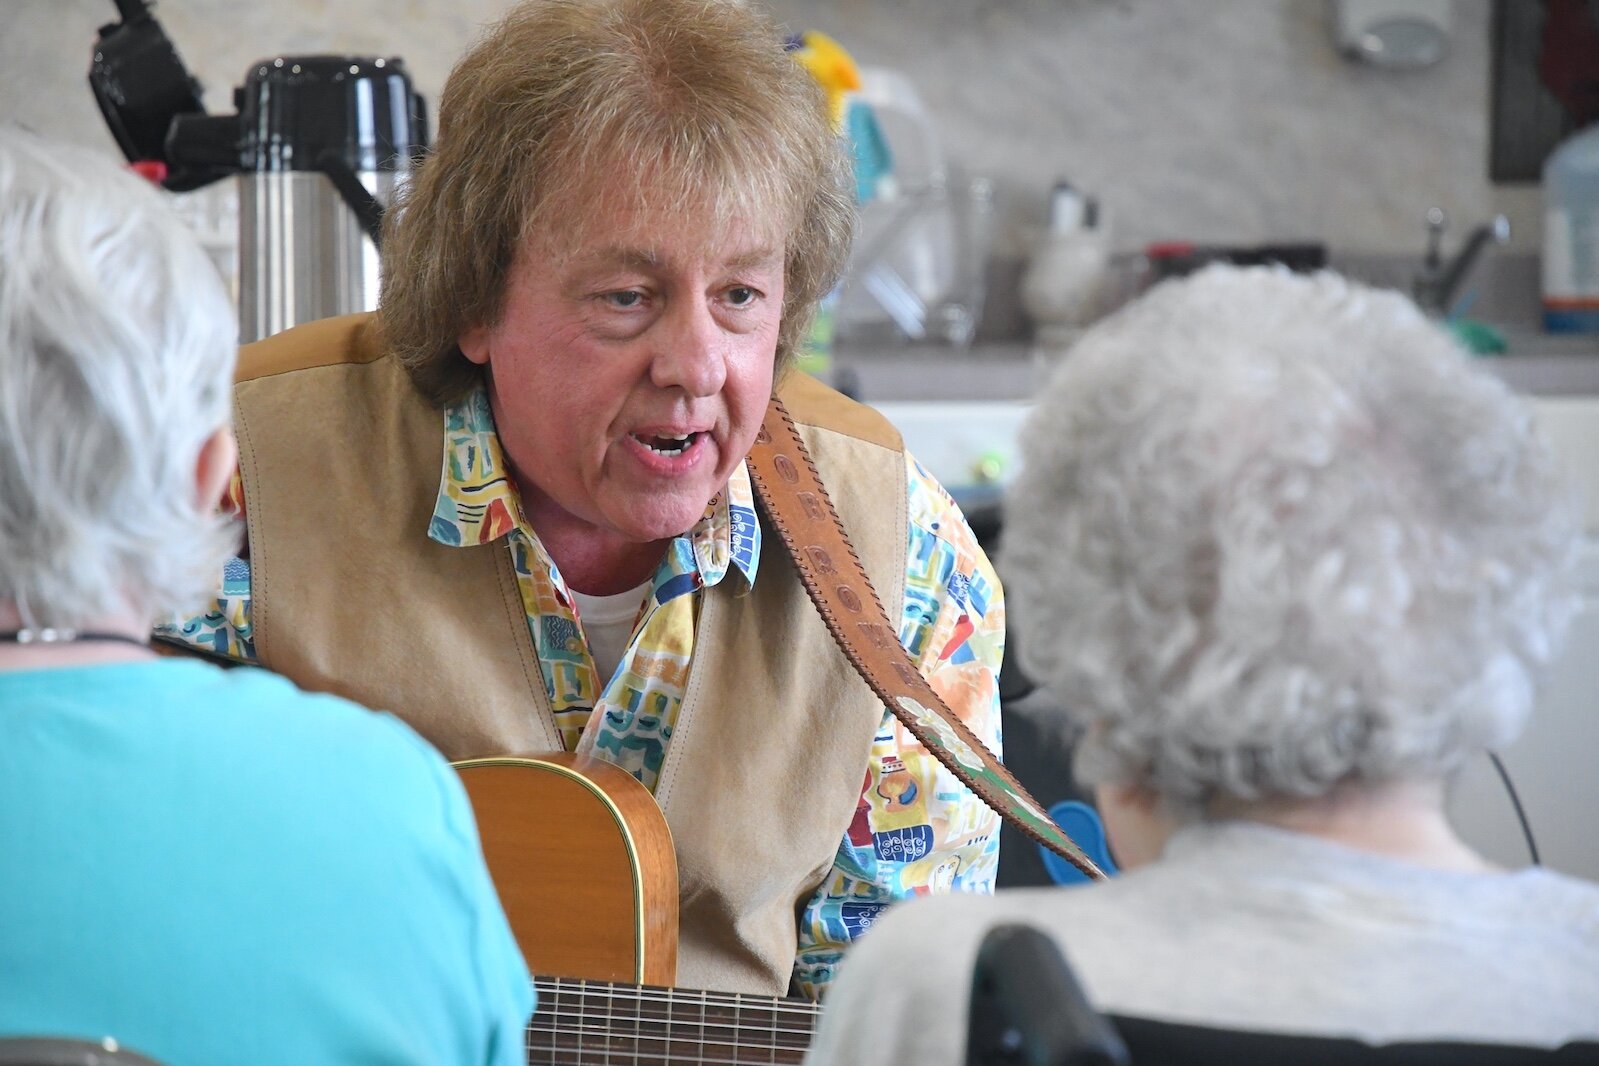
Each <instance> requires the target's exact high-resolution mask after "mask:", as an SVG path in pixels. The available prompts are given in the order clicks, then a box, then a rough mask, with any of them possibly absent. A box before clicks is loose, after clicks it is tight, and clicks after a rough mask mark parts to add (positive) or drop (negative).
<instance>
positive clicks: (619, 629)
mask: <svg viewBox="0 0 1599 1066" xmlns="http://www.w3.org/2000/svg"><path fill="white" fill-rule="evenodd" d="M650 585H651V582H650V581H645V582H644V584H642V585H638V586H636V587H634V588H630V589H628V590H627V591H626V592H618V593H616V594H615V595H614V596H590V595H588V594H587V593H583V592H579V591H577V590H576V589H573V590H572V595H573V597H575V598H576V600H577V614H578V617H579V618H581V619H582V620H583V636H584V637H586V638H587V639H588V642H589V654H590V655H592V656H594V668H595V670H596V671H598V673H599V675H600V687H601V688H604V687H605V684H606V682H608V681H609V680H610V679H611V675H612V674H614V673H616V668H617V666H619V665H620V664H621V662H622V655H623V654H624V653H625V652H626V651H627V641H628V638H629V637H631V636H632V635H633V620H634V619H635V618H637V617H638V609H639V606H640V605H641V604H643V602H644V597H645V596H647V595H649V592H650Z"/></svg>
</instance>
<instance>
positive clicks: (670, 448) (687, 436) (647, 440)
mask: <svg viewBox="0 0 1599 1066" xmlns="http://www.w3.org/2000/svg"><path fill="white" fill-rule="evenodd" d="M702 436H704V434H703V433H699V432H696V433H684V434H681V435H679V434H675V433H674V434H663V435H660V436H657V435H654V434H640V433H634V434H632V437H633V439H634V440H636V441H638V442H639V443H640V444H642V445H644V447H646V448H648V449H649V450H650V451H652V452H654V453H655V454H656V455H664V456H667V457H671V456H676V455H682V454H683V453H684V452H686V451H688V450H689V449H690V448H692V447H693V446H694V442H695V441H697V440H698V439H699V438H700V437H702Z"/></svg>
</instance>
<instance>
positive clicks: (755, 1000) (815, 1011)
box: [533, 978, 822, 1017]
mask: <svg viewBox="0 0 1599 1066" xmlns="http://www.w3.org/2000/svg"><path fill="white" fill-rule="evenodd" d="M533 985H534V987H535V988H536V989H537V990H538V991H539V993H540V994H550V995H561V996H565V997H569V998H570V997H577V998H583V997H599V998H605V999H613V998H617V997H616V996H615V993H616V992H618V991H620V992H625V993H627V996H626V997H623V998H631V999H633V1000H634V1001H636V1002H640V1003H676V1004H689V1003H703V1004H704V1005H705V1006H713V1005H714V1006H720V1007H727V1008H732V1007H735V1006H737V1007H750V1006H752V1005H756V1004H759V1005H761V1007H762V1009H765V1010H770V1011H773V1012H775V1013H779V1014H792V1015H803V1016H806V1017H816V1016H818V1015H820V1014H821V1011H822V1008H821V1005H820V1004H817V1003H812V1002H810V1001H808V1000H794V999H771V998H767V997H764V996H752V995H748V994H745V993H740V992H721V993H715V992H713V993H710V995H711V996H714V997H716V998H714V999H712V998H705V999H701V997H700V996H699V995H698V993H695V992H690V993H688V994H685V993H684V991H683V990H681V989H672V988H657V987H655V986H652V985H627V984H603V983H600V982H586V983H582V984H579V985H577V986H575V987H574V986H573V985H572V984H570V983H567V981H566V980H564V979H560V978H555V979H545V978H538V979H535V980H534V982H533Z"/></svg>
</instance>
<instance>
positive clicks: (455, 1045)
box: [0, 128, 531, 1066]
mask: <svg viewBox="0 0 1599 1066" xmlns="http://www.w3.org/2000/svg"><path fill="white" fill-rule="evenodd" d="M235 343H236V332H235V325H234V319H233V312H232V309H231V307H230V304H229V301H228V299H227V297H226V295H225V293H224V291H223V288H222V285H221V282H220V279H219V278H218V276H217V274H216V271H215V270H214V269H213V268H212V266H211V264H210V262H209V261H208V260H207V259H206V257H205V254H204V252H203V251H201V249H200V248H199V246H198V245H197V244H196V243H195V242H194V240H193V239H192V237H190V236H189V235H188V234H187V233H186V232H185V231H184V229H183V227H182V226H181V224H180V223H179V222H178V221H177V220H176V218H175V217H174V216H172V215H170V214H169V213H168V211H167V209H166V207H165V205H163V204H162V203H160V202H159V198H158V194H157V193H156V192H155V191H154V190H153V189H151V188H149V187H148V186H146V185H145V184H144V183H143V182H142V181H140V180H139V179H137V178H135V177H133V176H131V175H129V174H127V173H125V172H122V171H120V169H119V168H117V167H115V166H113V165H112V163H111V162H110V161H109V160H106V159H104V158H102V157H100V156H98V155H96V154H94V153H91V152H89V151H86V150H83V149H69V148H66V147H63V146H59V145H51V144H49V143H47V142H45V141H43V140H42V139H40V138H38V137H36V136H34V135H32V134H29V133H26V132H24V131H21V130H18V129H15V128H8V129H0V841H3V844H0V1037H4V1036H9V1035H23V1034H26V1035H33V1036H40V1035H49V1036H58V1037H64V1038H78V1039H94V1040H98V1039H100V1038H102V1037H106V1036H109V1037H113V1038H115V1039H117V1040H119V1041H121V1042H122V1043H124V1044H126V1045H128V1046H131V1047H134V1048H137V1049H139V1050H140V1051H141V1052H143V1053H144V1054H147V1055H151V1056H154V1057H155V1058H157V1059H159V1060H160V1061H162V1062H164V1063H169V1064H173V1066H176V1064H180V1063H185V1062H189V1063H222V1062H226V1063H261V1064H267V1063H285V1062H336V1061H372V1062H376V1061H386V1062H400V1061H405V1062H440V1063H443V1062H449V1063H468V1062H470V1063H491V1062H494V1063H505V1064H510V1063H519V1062H521V1061H522V1058H523V1052H522V1038H521V1033H522V1026H523V1023H524V1021H525V1019H526V1017H527V1014H528V1010H529V1009H530V1007H531V989H530V987H529V984H528V980H527V971H526V969H525V967H524V965H523V962H522V960H521V957H520V955H519V954H518V952H517V949H516V946H515V944H514V942H513V941H512V940H511V937H510V933H509V929H508V928H507V926H506V922H505V918H504V915H503V914H502V913H501V911H500V908H499V903H498V901H497V899H496V897H495V895H494V891H493V887H492V886H491V884H490V883H489V880H488V876H487V873H486V871H485V870H484V867H483V860H482V856H481V853H480V852H479V849H478V845H477V837H476V831H475V829H474V826H473V822H472V817H471V811H470V808H469V807H468V805H467V803H466V799H465V796H464V793H463V792H462V790H461V787H460V783H459V781H458V780H456V779H455V776H454V774H453V773H452V771H451V770H450V768H449V767H448V765H447V764H446V763H445V762H444V761H443V760H442V759H441V758H440V757H439V756H438V754H437V753H436V752H434V751H433V750H432V749H431V748H430V747H428V746H427V745H426V744H425V743H424V742H423V741H422V740H421V739H420V738H419V737H417V736H416V735H415V734H414V733H412V732H411V730H410V729H409V728H408V727H406V726H404V725H402V724H401V723H400V722H399V721H397V720H396V719H394V718H391V717H389V716H387V715H376V714H373V713H371V712H369V711H366V710H363V709H361V708H359V707H356V706H355V705H353V704H349V703H346V702H344V701H342V700H338V699H334V698H331V697H326V696H312V695H308V694H305V693H301V692H299V691H298V690H296V689H295V688H294V687H293V686H291V685H290V684H288V683H287V682H285V681H283V680H282V679H280V678H277V677H274V676H272V675H269V674H267V673H265V672H263V671H258V670H252V669H240V670H234V671H225V670H223V669H221V668H219V667H216V666H212V665H210V664H207V663H201V662H197V661H192V660H184V661H178V660H167V659H160V658H158V657H157V656H156V655H155V653H154V652H152V650H151V649H150V647H149V646H148V644H147V635H148V634H149V632H150V629H151V624H152V622H153V621H154V620H156V619H157V618H160V617H164V616H166V615H168V614H170V613H171V612H173V611H177V610H180V609H183V610H187V609H190V608H192V607H194V606H195V605H196V604H197V603H198V602H199V601H200V600H201V599H202V598H203V597H204V595H205V592H206V590H207V589H208V588H209V587H211V586H212V584H213V580H214V575H215V574H216V572H217V568H218V567H219V566H220V565H221V564H222V562H223V561H224V560H226V559H227V558H228V556H229V554H230V552H231V551H232V550H233V549H234V547H235V546H236V544H237V543H238V533H237V532H236V531H235V530H232V529H230V528H228V527H227V525H226V524H225V523H223V522H222V520H219V519H218V518H216V517H214V511H215V504H216V503H217V501H218V499H219V498H220V496H221V493H222V491H223V488H224V486H225V484H226V482H227V480H228V478H229V477H230V476H231V472H232V469H233V465H234V444H233V438H232V436H231V435H230V432H229V429H228V421H229V405H230V392H231V390H230V386H231V383H232V372H233V362H234V350H235Z"/></svg>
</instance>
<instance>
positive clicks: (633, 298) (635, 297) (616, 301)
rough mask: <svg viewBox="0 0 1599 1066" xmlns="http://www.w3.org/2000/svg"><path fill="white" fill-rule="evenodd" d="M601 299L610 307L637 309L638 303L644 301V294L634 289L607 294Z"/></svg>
mask: <svg viewBox="0 0 1599 1066" xmlns="http://www.w3.org/2000/svg"><path fill="white" fill-rule="evenodd" d="M602 299H604V300H606V301H607V302H609V303H610V305H611V306H612V307H620V308H623V309H626V308H630V307H637V306H638V305H639V304H640V303H642V302H643V300H644V294H643V293H641V292H639V291H637V290H636V289H623V290H622V291H620V292H608V293H606V294H605V295H604V296H603V297H602Z"/></svg>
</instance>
